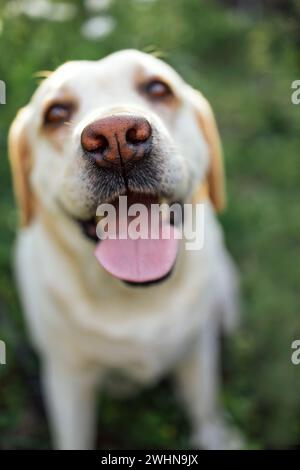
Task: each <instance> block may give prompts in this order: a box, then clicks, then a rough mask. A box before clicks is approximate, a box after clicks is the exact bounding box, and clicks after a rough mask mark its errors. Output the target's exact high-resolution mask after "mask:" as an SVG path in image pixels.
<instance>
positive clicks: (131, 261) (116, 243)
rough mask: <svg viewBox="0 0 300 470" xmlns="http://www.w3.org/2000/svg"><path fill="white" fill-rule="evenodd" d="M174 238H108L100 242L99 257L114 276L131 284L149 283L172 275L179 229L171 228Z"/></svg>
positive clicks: (169, 228)
mask: <svg viewBox="0 0 300 470" xmlns="http://www.w3.org/2000/svg"><path fill="white" fill-rule="evenodd" d="M168 230H169V234H170V236H169V237H168V239H164V238H163V237H162V231H161V230H159V238H157V239H150V238H148V239H142V238H138V239H137V240H133V239H131V238H126V239H120V238H116V239H110V238H107V239H105V240H102V241H100V242H99V243H98V245H97V247H96V250H95V256H96V258H97V260H98V261H99V263H100V264H101V265H102V266H103V267H104V268H105V269H106V270H107V271H108V272H109V273H110V274H112V275H113V276H115V277H117V278H118V279H122V280H124V281H130V282H140V283H142V282H149V281H155V280H158V279H161V278H162V277H164V276H165V275H166V274H168V273H169V272H170V271H171V269H172V267H173V265H174V264H175V261H176V256H177V252H178V247H179V243H178V239H176V238H175V233H176V228H174V227H172V226H168Z"/></svg>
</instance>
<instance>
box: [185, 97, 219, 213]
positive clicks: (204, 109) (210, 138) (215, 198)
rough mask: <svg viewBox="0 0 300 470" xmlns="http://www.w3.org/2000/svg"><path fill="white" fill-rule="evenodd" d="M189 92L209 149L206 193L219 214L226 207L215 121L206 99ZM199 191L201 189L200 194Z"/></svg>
mask: <svg viewBox="0 0 300 470" xmlns="http://www.w3.org/2000/svg"><path fill="white" fill-rule="evenodd" d="M189 92H190V93H191V99H192V104H193V106H194V108H195V110H196V117H197V122H198V124H199V127H200V128H201V131H202V133H203V135H204V138H205V139H206V142H207V144H208V148H209V154H210V162H209V169H208V175H207V186H208V193H209V196H210V199H211V201H212V203H213V205H214V207H215V209H216V211H218V212H221V211H222V210H224V208H225V206H226V193H225V173H224V166H223V156H222V146H221V141H220V136H219V132H218V128H217V124H216V120H215V117H214V114H213V111H212V109H211V106H210V104H209V102H208V101H207V99H206V98H204V96H203V95H202V94H201V93H200V92H198V91H196V90H194V89H190V90H189ZM201 188H202V187H201ZM201 188H200V189H201ZM201 191H202V189H201V190H200V194H201Z"/></svg>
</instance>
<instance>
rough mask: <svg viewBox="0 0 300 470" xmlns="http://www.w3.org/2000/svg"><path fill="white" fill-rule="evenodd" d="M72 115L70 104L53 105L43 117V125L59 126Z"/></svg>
mask: <svg viewBox="0 0 300 470" xmlns="http://www.w3.org/2000/svg"><path fill="white" fill-rule="evenodd" d="M71 114H72V106H71V105H70V104H53V105H52V106H50V108H49V109H48V110H47V111H46V114H45V117H44V123H45V125H53V126H59V125H61V124H64V123H65V122H66V121H68V120H69V119H70V117H71Z"/></svg>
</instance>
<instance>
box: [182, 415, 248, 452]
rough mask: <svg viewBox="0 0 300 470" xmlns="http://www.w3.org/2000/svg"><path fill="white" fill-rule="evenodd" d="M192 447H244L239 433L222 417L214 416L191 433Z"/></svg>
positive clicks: (233, 448) (231, 448) (219, 448)
mask: <svg viewBox="0 0 300 470" xmlns="http://www.w3.org/2000/svg"><path fill="white" fill-rule="evenodd" d="M191 444H192V446H193V447H196V448H200V449H206V450H238V449H244V448H245V443H244V440H243V438H242V436H241V435H240V433H239V432H238V431H237V430H236V429H234V428H233V427H231V426H229V425H228V424H227V423H226V422H225V421H224V420H223V419H222V418H215V419H213V420H210V421H207V422H205V423H202V424H201V427H200V428H199V429H198V430H197V431H196V432H195V433H194V434H193V436H192V440H191Z"/></svg>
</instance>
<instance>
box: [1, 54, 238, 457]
mask: <svg viewBox="0 0 300 470" xmlns="http://www.w3.org/2000/svg"><path fill="white" fill-rule="evenodd" d="M9 154H10V162H11V167H12V174H13V182H14V189H15V194H16V200H17V203H18V206H19V209H20V225H21V227H20V230H19V232H18V235H17V243H16V253H15V266H16V278H17V283H18V286H19V291H20V296H21V300H22V304H23V306H24V311H25V316H26V318H27V323H28V328H29V332H30V335H31V337H32V341H33V344H34V346H35V348H36V349H37V351H38V353H39V355H40V357H41V364H42V379H43V387H44V393H45V398H46V405H47V409H48V414H49V419H50V423H51V428H52V431H53V439H54V446H55V447H56V448H59V449H91V448H93V446H94V442H95V428H96V412H95V402H96V399H97V394H96V391H97V390H98V387H105V386H106V384H108V383H109V377H110V375H111V373H112V372H113V373H118V372H121V375H122V376H124V377H128V378H129V379H130V380H131V381H134V382H135V383H137V384H139V385H147V384H153V383H155V382H156V381H158V380H159V379H160V378H161V377H163V376H164V375H165V374H167V373H168V374H172V375H173V377H174V379H175V383H176V390H177V391H178V394H179V396H180V397H181V399H182V403H183V404H184V406H185V407H186V412H187V414H188V416H189V418H190V422H191V429H192V443H193V445H194V446H197V447H199V448H205V449H227V448H238V447H239V445H240V441H239V438H238V436H237V434H236V433H235V431H234V430H233V429H232V428H231V427H230V426H228V425H227V423H226V422H225V421H226V420H225V419H224V415H223V412H222V407H221V405H220V401H219V397H218V394H219V393H218V390H219V386H218V382H219V369H218V362H219V342H218V338H219V334H220V331H222V330H225V331H231V330H232V329H233V328H234V325H235V323H236V318H237V299H238V277H237V275H236V269H235V266H234V264H233V262H232V260H231V258H230V256H229V254H228V253H227V251H226V248H225V245H224V240H223V234H222V230H221V227H220V225H219V223H218V221H217V218H216V213H217V212H219V211H221V210H223V208H224V206H225V182H224V169H223V161H222V152H221V144H220V138H219V133H218V130H217V126H216V122H215V119H214V115H213V112H212V109H211V107H210V105H209V103H208V101H207V100H206V99H205V98H204V96H203V95H202V94H201V93H200V92H198V91H196V90H194V89H193V88H192V87H191V86H189V85H188V84H187V83H186V82H185V81H184V80H183V79H182V78H181V77H180V76H179V75H178V74H177V73H176V72H175V71H174V70H173V69H172V68H171V67H170V66H169V65H167V64H166V63H165V62H163V61H162V60H160V59H158V58H156V57H154V56H152V55H149V54H145V53H143V52H139V51H136V50H124V51H119V52H115V53H113V54H111V55H109V56H107V57H105V58H103V59H101V60H99V61H72V62H67V63H65V64H63V65H62V66H60V67H59V68H58V69H57V70H56V71H54V72H52V73H49V75H48V76H47V77H46V78H45V80H43V81H42V83H41V84H40V86H39V88H38V89H37V91H36V92H35V94H34V95H33V97H32V99H31V101H30V102H29V104H28V105H27V106H25V107H24V108H22V109H21V110H20V111H19V113H18V114H17V117H16V118H15V120H14V122H13V124H12V126H11V130H10V133H9ZM122 195H123V196H124V195H125V196H127V200H128V202H129V206H130V205H131V204H132V203H133V202H142V203H144V204H146V206H147V207H149V206H151V204H154V203H157V202H162V201H164V203H165V204H168V205H169V206H170V205H171V204H172V203H175V202H176V203H178V204H181V205H182V204H185V203H187V204H192V207H193V208H195V207H196V206H197V205H199V204H201V207H203V210H204V228H203V230H204V244H203V247H202V248H201V249H198V250H187V249H185V248H184V240H179V241H177V242H176V243H175V242H174V240H173V241H172V240H164V241H162V240H161V239H159V237H158V240H156V241H155V243H154V245H151V242H150V243H149V240H142V241H139V242H137V241H132V240H131V241H128V240H120V239H118V237H117V238H115V239H106V240H99V238H98V237H97V218H95V215H96V210H97V207H98V206H99V205H100V204H103V203H112V204H113V205H114V207H115V208H117V207H118V201H119V198H120V197H121V196H122ZM185 223H186V222H185V221H183V224H185ZM169 224H170V226H171V219H170V221H169ZM149 250H150V251H149ZM149 253H150V255H151V256H150V255H149Z"/></svg>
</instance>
